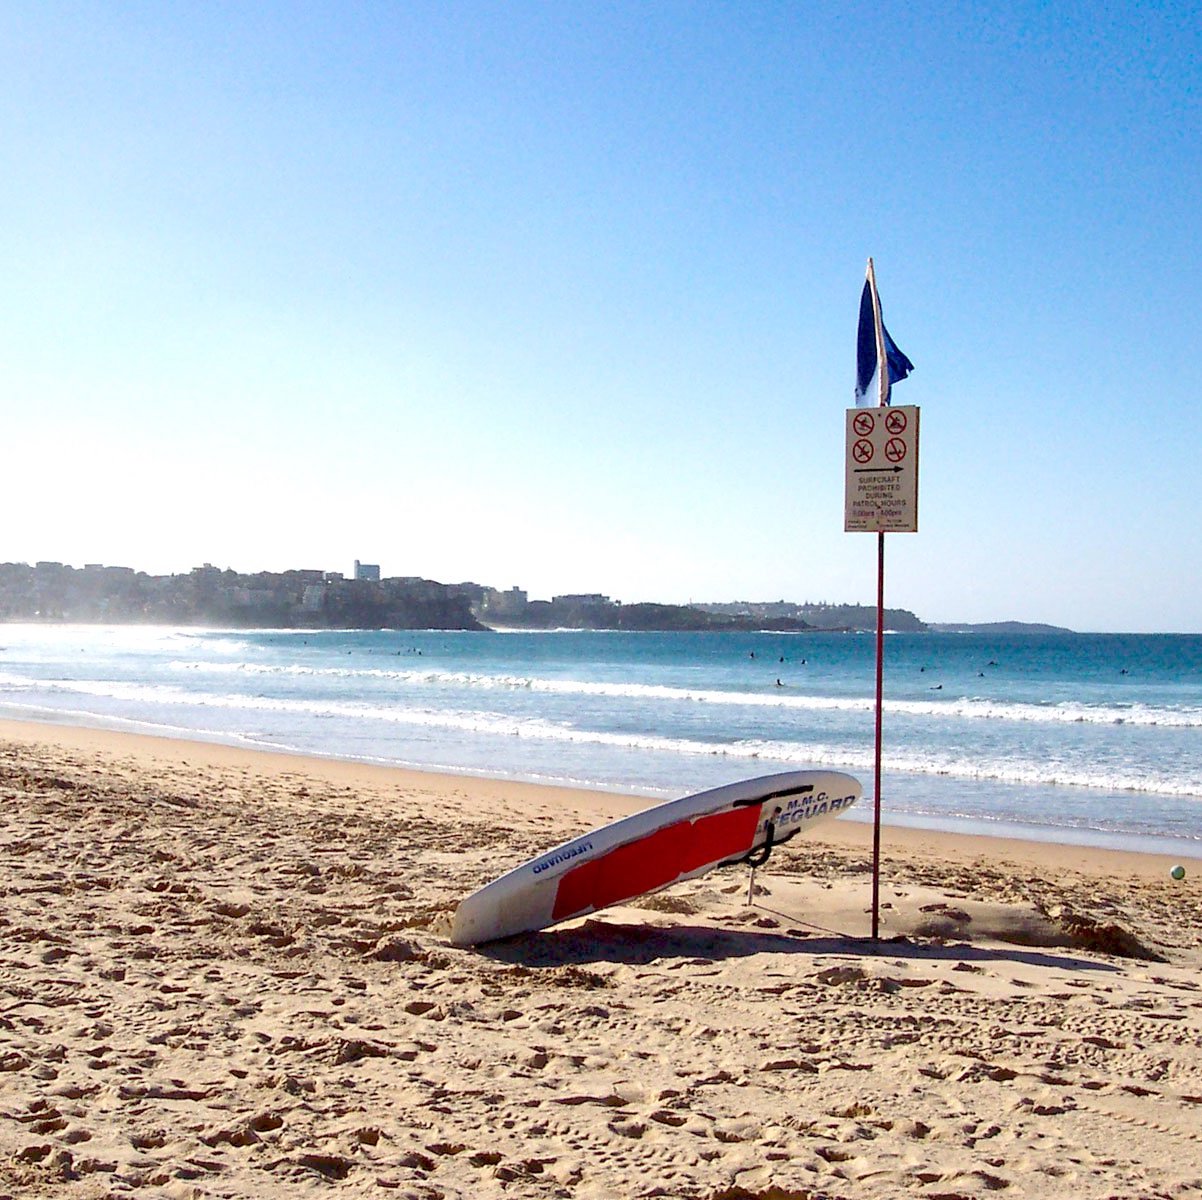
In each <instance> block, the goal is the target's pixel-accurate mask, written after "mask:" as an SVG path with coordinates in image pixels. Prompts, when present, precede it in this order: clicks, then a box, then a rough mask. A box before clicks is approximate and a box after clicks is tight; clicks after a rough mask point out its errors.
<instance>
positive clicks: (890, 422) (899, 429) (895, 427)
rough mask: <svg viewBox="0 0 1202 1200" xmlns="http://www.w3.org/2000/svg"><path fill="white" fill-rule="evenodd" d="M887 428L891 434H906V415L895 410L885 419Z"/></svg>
mask: <svg viewBox="0 0 1202 1200" xmlns="http://www.w3.org/2000/svg"><path fill="white" fill-rule="evenodd" d="M885 428H886V429H887V430H888V431H889V432H890V433H905V432H906V414H905V413H904V412H898V411H897V409H894V410H893V411H892V412H890V413H889V415H888V416H887V417H886V418H885Z"/></svg>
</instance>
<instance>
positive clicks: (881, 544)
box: [872, 532, 885, 942]
mask: <svg viewBox="0 0 1202 1200" xmlns="http://www.w3.org/2000/svg"><path fill="white" fill-rule="evenodd" d="M876 536H877V550H876V760H875V764H874V772H873V787H874V793H875V794H874V806H873V818H872V940H873V941H874V942H875V941H877V940H878V939H879V938H880V932H881V724H882V721H881V716H882V711H883V709H884V704H885V535H884V533H883V532H881V533H878V534H877V535H876Z"/></svg>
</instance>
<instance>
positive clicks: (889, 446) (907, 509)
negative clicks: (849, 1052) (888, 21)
mask: <svg viewBox="0 0 1202 1200" xmlns="http://www.w3.org/2000/svg"><path fill="white" fill-rule="evenodd" d="M870 321H871V329H870V327H869V322H870ZM913 369H914V364H913V363H911V362H910V360H909V359H908V358H907V357H906V356H905V355H904V354H903V353H902V352H901V351H900V350H899V349H898V348H897V346H896V345H894V343H893V341H892V340H891V339H890V337H889V335H888V333H886V332H885V323H884V321H883V320H882V319H881V298H880V294H879V293H878V292H877V288H876V270H875V268H874V266H873V262H872V259H871V258H870V259H869V260H868V271H867V277H866V278H865V280H864V289H863V291H862V292H861V294H860V317H859V325H858V327H857V331H856V405H857V408H859V406H860V405H861V404H869V405H870V404H871V403H872V399H871V380H872V378H873V377H874V376H875V378H876V381H877V387H878V392H877V397H876V399H877V405H876V407H877V412H876V414H872V412H871V409H868V410H867V411H861V412H857V410H856V409H849V410H848V413H847V454H846V459H845V464H844V489H845V491H844V518H843V527H844V530H845V531H846V532H848V533H861V532H862V533H869V532H875V533H876V535H877V578H876V739H875V740H876V746H875V752H874V756H873V785H874V792H875V795H874V797H873V822H872V938H873V941H877V940H879V938H880V929H881V923H880V909H881V904H880V899H881V761H882V757H883V754H882V744H883V726H884V711H885V534H886V533H914V532H917V529H918V408H917V407H916V406H903V407H902V408H895V409H890V408H889V402H890V395H889V392H890V385H891V384H892V383H896V382H897V381H898V380H901V379H905V378H906V376H907V375H909V374H910V372H911V371H912V370H913ZM884 409H889V411H888V412H884V411H882V410H884ZM882 460H884V461H882ZM870 463H874V465H871V466H870V465H868V464H870ZM886 463H887V464H891V465H885V464H886Z"/></svg>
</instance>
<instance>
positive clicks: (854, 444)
mask: <svg viewBox="0 0 1202 1200" xmlns="http://www.w3.org/2000/svg"><path fill="white" fill-rule="evenodd" d="M844 480H845V483H844V490H843V529H844V531H845V532H846V533H917V532H918V407H917V405H913V404H911V405H895V406H892V407H884V408H849V409H848V410H847V462H846V472H845V476H844Z"/></svg>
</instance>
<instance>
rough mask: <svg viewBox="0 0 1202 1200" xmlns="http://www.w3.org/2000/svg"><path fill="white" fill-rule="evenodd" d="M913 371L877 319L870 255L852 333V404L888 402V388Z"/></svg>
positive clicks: (878, 304)
mask: <svg viewBox="0 0 1202 1200" xmlns="http://www.w3.org/2000/svg"><path fill="white" fill-rule="evenodd" d="M882 358H883V359H884V360H885V362H886V363H887V364H888V368H889V369H888V370H887V371H884V372H882V371H881V370H880V364H881V359H882ZM913 370H914V364H913V363H912V362H911V361H910V360H909V359H908V358H907V357H906V356H905V355H904V354H903V353H902V352H901V351H900V350H899V349H898V348H897V346H896V345H895V344H894V341H893V339H892V338H891V337H890V336H889V331H888V330H887V329H886V328H885V322H884V321H883V320H882V319H881V297H880V293H879V292H878V291H877V290H876V273H875V272H874V271H873V269H872V259H871V258H870V259H869V260H868V276H867V278H866V279H865V280H864V290H863V292H861V293H860V326H859V329H858V331H857V334H856V406H857V407H861V406H864V405H870V406H875V405H878V404H888V403H889V390H890V388H891V387H892V386H893V384H895V383H898V382H899V381H900V380H902V379H905V377H906V376H907V375H909V374H910V372H911V371H913Z"/></svg>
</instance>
